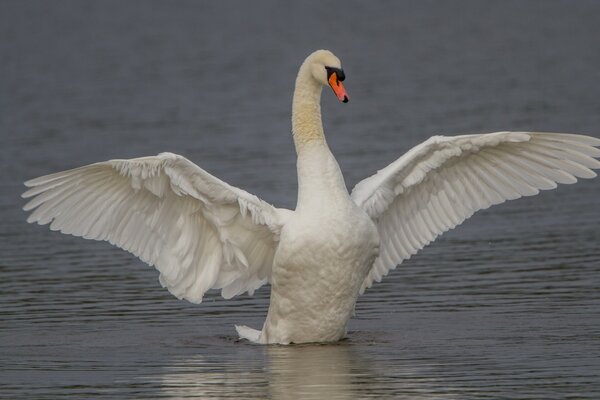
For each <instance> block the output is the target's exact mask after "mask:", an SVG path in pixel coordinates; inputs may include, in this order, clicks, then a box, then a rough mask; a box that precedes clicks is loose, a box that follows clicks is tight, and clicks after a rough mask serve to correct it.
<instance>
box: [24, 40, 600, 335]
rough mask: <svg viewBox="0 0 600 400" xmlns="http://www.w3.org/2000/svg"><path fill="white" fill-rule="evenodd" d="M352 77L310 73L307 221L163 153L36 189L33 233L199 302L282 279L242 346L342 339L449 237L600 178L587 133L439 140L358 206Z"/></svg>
mask: <svg viewBox="0 0 600 400" xmlns="http://www.w3.org/2000/svg"><path fill="white" fill-rule="evenodd" d="M343 78H344V75H343V72H342V71H341V64H340V61H339V60H338V59H337V58H336V57H335V56H334V55H333V54H332V53H330V52H328V51H325V50H319V51H317V52H315V53H313V54H311V55H310V56H309V57H308V58H307V59H306V60H305V62H304V63H303V64H302V66H301V68H300V71H299V73H298V78H297V80H296V89H295V92H294V102H293V110H292V124H293V133H294V142H295V145H296V150H297V153H298V185H299V192H298V203H297V207H296V210H295V211H290V210H286V209H280V208H275V207H273V206H271V205H269V204H267V203H265V202H264V201H262V200H260V199H258V198H257V197H256V196H253V195H251V194H249V193H247V192H245V191H243V190H241V189H238V188H235V187H232V186H230V185H228V184H227V183H225V182H222V181H221V180H219V179H217V178H216V177H214V176H212V175H210V174H209V173H208V172H206V171H204V170H203V169H201V168H199V167H198V166H196V165H194V164H193V163H192V162H190V161H188V160H187V159H185V158H184V157H182V156H179V155H175V154H171V153H162V154H159V155H158V156H155V157H143V158H136V159H132V160H111V161H106V162H100V163H96V164H92V165H88V166H84V167H81V168H76V169H73V170H69V171H64V172H59V173H56V174H52V175H47V176H44V177H40V178H36V179H32V180H30V181H27V182H26V183H25V185H26V186H28V187H30V189H29V190H28V191H26V192H25V193H24V194H23V197H31V198H32V199H31V200H30V201H29V202H28V203H27V204H26V205H25V207H24V209H25V210H28V211H29V210H33V212H32V213H31V215H30V216H29V218H28V222H37V223H39V224H42V225H43V224H48V223H50V229H52V230H58V231H61V232H63V233H68V234H72V235H75V236H81V237H84V238H86V239H95V240H106V241H108V242H110V243H112V244H114V245H116V246H118V247H120V248H123V249H125V250H127V251H130V252H131V253H133V254H135V255H136V256H138V257H139V258H140V259H142V260H143V261H145V262H146V263H148V264H150V265H154V266H155V267H156V268H157V269H158V271H159V272H160V282H161V283H162V285H163V286H165V287H167V288H168V290H169V291H170V292H171V293H172V294H173V295H175V296H177V297H178V298H180V299H186V300H188V301H191V302H194V303H199V302H201V301H202V297H203V295H204V293H205V292H206V291H207V290H208V289H211V288H216V289H221V290H222V292H221V293H222V295H223V297H225V298H230V297H232V296H235V295H237V294H240V293H243V292H248V293H250V294H252V293H253V291H254V290H255V289H257V288H258V287H260V286H262V285H263V284H265V283H267V282H270V283H271V286H272V288H271V304H270V307H269V312H268V315H267V320H266V321H265V324H264V326H263V329H262V330H261V331H257V330H254V329H251V328H248V327H237V329H238V333H239V334H240V336H241V337H243V338H247V339H249V340H251V341H253V342H258V343H284V344H286V343H301V342H319V341H335V340H339V339H340V338H342V337H343V336H344V335H345V330H346V324H347V322H348V319H349V318H350V317H351V315H352V312H353V308H354V304H355V302H356V298H357V296H358V294H359V293H363V292H364V290H365V289H366V288H368V287H371V285H372V284H373V282H374V281H380V280H381V279H382V277H383V276H385V275H387V273H388V272H389V271H390V270H391V269H394V268H395V267H396V266H397V265H398V264H400V263H402V262H403V261H404V260H406V259H408V258H410V256H411V255H413V254H415V253H416V252H417V251H419V250H420V249H422V248H423V247H424V246H425V245H427V244H428V243H430V242H431V241H433V240H435V238H436V237H437V236H438V235H440V234H441V233H443V232H445V231H447V230H448V229H451V228H454V227H455V226H457V225H458V224H460V223H462V222H463V221H464V220H465V219H467V218H469V217H470V216H471V215H472V214H473V213H474V212H476V211H477V210H481V209H485V208H488V207H489V206H491V205H493V204H498V203H502V202H504V201H506V200H512V199H516V198H519V197H521V196H531V195H535V194H537V193H538V192H539V191H540V190H547V189H553V188H555V187H556V185H557V183H567V184H570V183H574V182H576V181H577V178H592V177H595V176H596V174H595V173H594V172H593V171H592V169H596V168H600V162H599V161H598V160H596V159H595V158H598V157H600V150H599V149H597V148H596V147H597V146H600V140H599V139H596V138H593V137H589V136H582V135H572V134H558V133H531V132H497V133H491V134H480V135H465V136H456V137H444V136H434V137H432V138H430V139H429V140H427V141H425V142H424V143H422V144H420V145H418V146H416V147H414V148H413V149H412V150H410V151H409V152H408V153H406V154H405V155H404V156H402V157H400V158H399V159H398V160H396V161H395V162H393V163H392V164H390V165H389V166H387V167H386V168H384V169H382V170H381V171H379V172H378V173H377V174H375V175H373V176H372V177H370V178H367V179H365V180H363V181H361V182H360V183H358V184H357V185H356V187H355V188H354V189H353V191H352V194H351V195H349V194H348V191H347V189H346V186H345V183H344V180H343V177H342V174H341V172H340V170H339V166H338V164H337V162H336V161H335V158H334V157H333V155H332V154H331V152H330V151H329V148H328V146H327V142H326V140H325V136H324V134H323V128H322V124H321V117H320V115H321V113H320V97H321V89H322V86H323V85H326V84H330V85H331V86H332V88H333V89H334V91H335V92H336V95H337V96H338V98H339V99H340V100H342V101H344V102H345V101H347V95H346V92H345V90H344V89H343V86H342V85H341V83H340V82H339V81H340V80H343ZM595 146H596V147H595Z"/></svg>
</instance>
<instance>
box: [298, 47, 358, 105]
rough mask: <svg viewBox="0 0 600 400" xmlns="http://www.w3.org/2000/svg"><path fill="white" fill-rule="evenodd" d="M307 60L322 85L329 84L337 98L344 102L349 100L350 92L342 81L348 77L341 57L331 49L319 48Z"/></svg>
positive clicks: (314, 75) (313, 74) (314, 76)
mask: <svg viewBox="0 0 600 400" xmlns="http://www.w3.org/2000/svg"><path fill="white" fill-rule="evenodd" d="M307 61H309V62H310V70H311V72H312V76H313V78H315V80H316V81H317V82H319V83H320V84H321V85H323V86H324V85H329V86H331V88H332V89H333V92H334V93H335V95H336V96H337V98H338V99H339V100H340V101H341V102H344V103H347V102H348V93H346V89H345V88H344V85H342V81H343V80H344V79H345V78H346V75H345V74H344V70H343V69H342V63H341V62H340V59H339V58H337V57H336V56H334V55H333V53H332V52H330V51H329V50H317V51H315V52H314V53H312V54H311V55H310V56H309V57H308V59H307Z"/></svg>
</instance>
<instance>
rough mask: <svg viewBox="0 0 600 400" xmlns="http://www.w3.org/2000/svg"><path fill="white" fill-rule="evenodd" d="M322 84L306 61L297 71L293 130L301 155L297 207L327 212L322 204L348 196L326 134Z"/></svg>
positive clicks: (333, 202) (297, 151)
mask: <svg viewBox="0 0 600 400" xmlns="http://www.w3.org/2000/svg"><path fill="white" fill-rule="evenodd" d="M322 87H323V86H322V85H321V84H320V83H319V82H317V81H316V80H315V79H314V78H313V77H312V73H311V70H310V66H309V61H308V60H307V62H305V63H304V64H303V65H302V66H301V67H300V72H298V78H296V89H295V91H294V100H293V103H292V133H293V135H294V144H295V145H296V153H297V154H298V164H297V168H298V204H297V206H296V210H302V209H309V210H312V211H316V212H320V211H324V212H328V208H327V207H323V204H327V203H329V204H340V200H341V199H345V200H347V199H348V190H347V189H346V184H345V183H344V177H343V176H342V172H341V171H340V167H339V165H338V163H337V161H336V160H335V158H334V157H333V154H331V151H330V150H329V146H327V142H326V140H325V135H324V134H323V124H322V123H321V104H320V103H321V91H322Z"/></svg>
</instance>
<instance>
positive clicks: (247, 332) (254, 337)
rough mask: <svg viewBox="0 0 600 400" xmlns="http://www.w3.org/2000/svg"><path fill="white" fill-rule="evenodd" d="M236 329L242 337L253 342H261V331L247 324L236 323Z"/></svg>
mask: <svg viewBox="0 0 600 400" xmlns="http://www.w3.org/2000/svg"><path fill="white" fill-rule="evenodd" d="M235 330H236V331H237V333H238V335H240V339H246V340H249V341H251V342H252V343H261V341H260V331H257V330H256V329H252V328H248V327H247V326H245V325H236V326H235Z"/></svg>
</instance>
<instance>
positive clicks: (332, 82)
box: [328, 71, 349, 103]
mask: <svg viewBox="0 0 600 400" xmlns="http://www.w3.org/2000/svg"><path fill="white" fill-rule="evenodd" d="M328 81H329V86H331V88H332V89H333V93H335V95H336V96H337V98H338V100H339V101H341V102H343V103H347V102H348V99H349V97H348V93H346V89H345V88H344V85H342V82H340V80H339V78H338V75H337V72H335V71H334V72H332V73H331V75H329V79H328Z"/></svg>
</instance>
